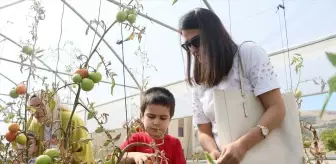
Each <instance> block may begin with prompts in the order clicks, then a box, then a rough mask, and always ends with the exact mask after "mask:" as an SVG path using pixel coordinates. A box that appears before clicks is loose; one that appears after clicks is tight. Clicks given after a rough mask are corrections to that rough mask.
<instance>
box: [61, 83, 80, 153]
mask: <svg viewBox="0 0 336 164" xmlns="http://www.w3.org/2000/svg"><path fill="white" fill-rule="evenodd" d="M80 91H81V87H80V85H79V84H78V89H77V94H76V98H75V102H74V106H73V108H72V112H71V115H70V118H69V121H68V126H67V128H66V130H65V136H64V147H65V149H67V148H68V146H70V143H69V140H70V127H71V121H72V117H73V115H74V113H75V111H76V108H77V105H78V104H79V103H78V100H79V95H80Z"/></svg>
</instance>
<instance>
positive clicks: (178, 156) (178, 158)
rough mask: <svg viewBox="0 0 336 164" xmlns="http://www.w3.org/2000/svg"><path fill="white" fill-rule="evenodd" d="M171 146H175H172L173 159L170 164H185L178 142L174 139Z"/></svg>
mask: <svg viewBox="0 0 336 164" xmlns="http://www.w3.org/2000/svg"><path fill="white" fill-rule="evenodd" d="M173 145H175V146H174V152H175V153H174V156H175V158H173V160H172V161H173V162H172V164H186V159H185V157H184V152H183V148H182V145H181V142H180V140H179V139H177V138H176V139H175V144H173Z"/></svg>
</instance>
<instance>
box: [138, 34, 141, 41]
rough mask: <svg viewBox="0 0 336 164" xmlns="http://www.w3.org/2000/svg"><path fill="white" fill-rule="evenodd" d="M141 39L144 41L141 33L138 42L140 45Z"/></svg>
mask: <svg viewBox="0 0 336 164" xmlns="http://www.w3.org/2000/svg"><path fill="white" fill-rule="evenodd" d="M141 39H142V35H141V33H139V34H138V41H139V43H140V42H141Z"/></svg>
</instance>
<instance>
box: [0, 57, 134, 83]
mask: <svg viewBox="0 0 336 164" xmlns="http://www.w3.org/2000/svg"><path fill="white" fill-rule="evenodd" d="M36 59H37V60H38V61H40V62H41V63H42V64H43V65H45V66H46V67H48V66H47V64H45V63H44V62H43V61H42V60H41V59H39V58H36ZM0 60H3V61H7V62H11V63H15V64H19V65H24V66H28V67H30V64H26V63H20V62H18V61H13V60H9V59H6V58H2V57H0ZM35 68H36V69H39V70H43V71H48V72H53V73H57V74H61V75H66V76H72V75H71V74H69V73H64V72H59V71H55V70H53V69H51V68H50V67H49V68H50V69H46V68H43V67H38V66H35ZM101 82H102V83H106V84H112V83H111V82H108V81H101ZM116 85H117V86H124V85H123V84H116ZM125 87H128V88H133V89H138V88H137V87H134V86H129V85H126V86H125Z"/></svg>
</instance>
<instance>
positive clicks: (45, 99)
mask: <svg viewBox="0 0 336 164" xmlns="http://www.w3.org/2000/svg"><path fill="white" fill-rule="evenodd" d="M28 100H29V101H28V108H29V112H30V113H31V114H32V116H34V119H33V120H32V122H31V124H30V125H29V129H28V130H29V131H31V132H32V133H34V134H35V135H36V136H37V137H38V140H41V141H42V142H39V143H37V151H36V152H35V153H34V155H35V156H39V155H41V154H42V153H43V151H44V150H45V149H48V148H58V147H59V145H61V152H62V151H63V150H64V149H63V145H62V144H61V143H60V141H59V140H58V139H57V138H61V136H62V133H61V130H57V129H60V128H62V129H63V130H64V131H65V130H66V127H67V125H68V121H69V119H70V115H71V111H70V110H68V108H67V107H66V106H63V105H61V104H60V98H59V96H58V95H57V94H55V93H54V92H50V91H49V92H47V91H44V90H41V91H38V92H35V93H32V94H30V97H29V99H28ZM78 126H84V123H83V121H82V120H81V118H80V117H79V116H77V115H76V114H74V115H73V117H72V121H71V127H78ZM70 133H71V137H70V143H73V144H72V150H71V151H72V155H73V159H75V161H76V162H74V163H80V162H87V163H93V162H94V158H93V152H92V144H91V141H89V142H87V143H74V142H76V141H78V140H80V139H83V138H84V139H86V138H88V137H89V134H88V132H87V131H86V130H84V129H82V128H77V129H76V130H74V129H72V130H71V132H70Z"/></svg>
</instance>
